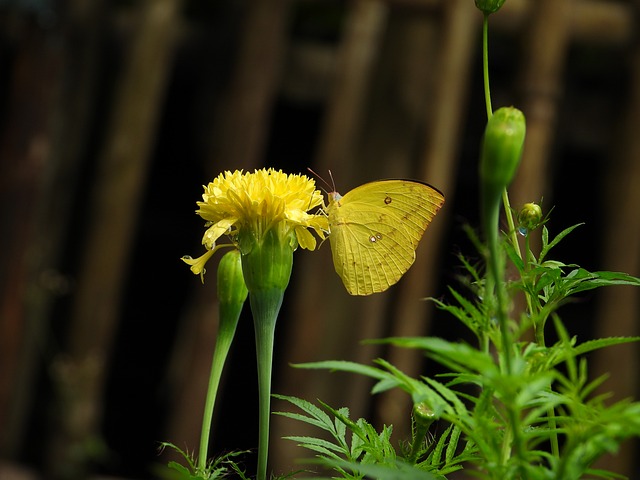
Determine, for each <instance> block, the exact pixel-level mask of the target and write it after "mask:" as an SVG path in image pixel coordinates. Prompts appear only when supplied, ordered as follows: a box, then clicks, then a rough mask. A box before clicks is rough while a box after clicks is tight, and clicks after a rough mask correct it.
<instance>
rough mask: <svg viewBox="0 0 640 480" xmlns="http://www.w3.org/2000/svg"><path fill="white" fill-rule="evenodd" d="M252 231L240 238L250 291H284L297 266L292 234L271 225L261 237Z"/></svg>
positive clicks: (244, 268) (244, 270) (243, 267)
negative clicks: (252, 233) (294, 263)
mask: <svg viewBox="0 0 640 480" xmlns="http://www.w3.org/2000/svg"><path fill="white" fill-rule="evenodd" d="M248 233H249V235H246V236H244V238H241V239H240V251H241V253H242V271H243V273H244V281H245V283H246V285H247V288H248V289H249V292H250V293H255V292H258V291H273V290H276V291H282V292H284V291H285V290H286V288H287V285H288V284H289V278H290V277H291V270H292V268H293V250H294V249H293V248H292V247H291V244H292V243H291V239H290V238H289V236H287V235H284V236H281V235H279V232H278V231H277V229H274V228H272V229H269V230H268V231H267V232H265V233H264V235H262V236H261V237H260V238H256V237H252V236H251V235H250V232H248Z"/></svg>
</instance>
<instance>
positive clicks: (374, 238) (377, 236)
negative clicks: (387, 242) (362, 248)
mask: <svg viewBox="0 0 640 480" xmlns="http://www.w3.org/2000/svg"><path fill="white" fill-rule="evenodd" d="M378 240H382V235H380V234H379V233H376V234H375V235H371V236H370V237H369V241H370V242H371V243H376V242H377V241H378Z"/></svg>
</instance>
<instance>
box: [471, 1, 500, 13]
mask: <svg viewBox="0 0 640 480" xmlns="http://www.w3.org/2000/svg"><path fill="white" fill-rule="evenodd" d="M504 2H505V0H476V7H477V8H478V9H479V10H480V11H481V12H482V13H484V14H485V15H490V14H492V13H495V12H497V11H498V10H500V7H502V5H503V4H504Z"/></svg>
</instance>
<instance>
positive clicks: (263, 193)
mask: <svg viewBox="0 0 640 480" xmlns="http://www.w3.org/2000/svg"><path fill="white" fill-rule="evenodd" d="M202 200H203V201H201V202H198V203H197V204H198V207H199V208H198V210H197V211H196V213H197V214H198V215H200V216H201V217H202V218H204V219H205V220H206V221H207V227H208V228H207V230H206V232H205V233H204V236H203V237H202V244H203V245H204V246H205V247H206V249H207V250H208V251H207V253H205V254H204V255H203V256H202V257H200V258H198V259H189V258H186V259H184V261H185V262H186V263H188V264H189V265H191V270H192V271H193V272H194V273H196V274H201V275H202V274H203V272H204V263H205V262H206V261H207V260H208V259H209V258H210V257H211V252H213V251H214V249H215V248H216V242H217V240H218V239H219V238H220V237H221V236H222V235H225V234H226V235H228V236H229V238H230V239H231V241H232V242H233V244H234V245H235V246H236V247H237V248H238V249H239V250H240V252H241V253H242V254H243V255H246V254H248V253H250V252H251V250H252V249H253V248H254V247H255V246H256V245H260V244H261V243H262V241H263V239H264V238H265V237H266V236H267V234H268V233H270V234H271V235H273V234H275V236H276V237H277V238H278V239H279V240H280V241H281V242H288V244H289V246H290V247H291V249H292V250H295V249H296V248H297V247H298V246H300V247H302V248H306V249H308V250H314V249H315V248H316V245H317V241H316V238H315V237H314V236H313V235H312V233H311V232H310V231H309V230H313V231H315V233H316V234H317V235H318V236H319V237H320V238H321V239H324V238H325V232H327V231H328V229H329V225H328V221H327V218H326V216H325V215H322V214H316V213H309V212H310V211H313V210H314V209H317V208H318V207H320V208H322V207H323V206H324V200H323V196H322V193H321V192H320V191H319V190H316V188H315V182H314V180H313V179H310V178H308V177H306V176H305V175H294V174H292V175H288V174H286V173H283V172H282V171H281V170H274V169H272V168H270V169H261V170H255V171H254V172H253V173H249V172H242V171H238V170H236V171H235V172H229V171H226V172H224V173H221V174H220V175H218V177H216V178H215V179H214V181H213V182H211V183H209V184H208V185H206V186H205V187H204V194H203V195H202Z"/></svg>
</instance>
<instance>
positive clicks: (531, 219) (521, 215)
mask: <svg viewBox="0 0 640 480" xmlns="http://www.w3.org/2000/svg"><path fill="white" fill-rule="evenodd" d="M541 223H543V218H542V208H540V205H538V204H537V203H525V204H524V205H523V206H522V209H521V210H520V211H519V212H518V231H519V232H520V233H522V234H523V235H526V234H527V232H529V231H530V230H535V229H536V228H538V227H539V226H540V224H541Z"/></svg>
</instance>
